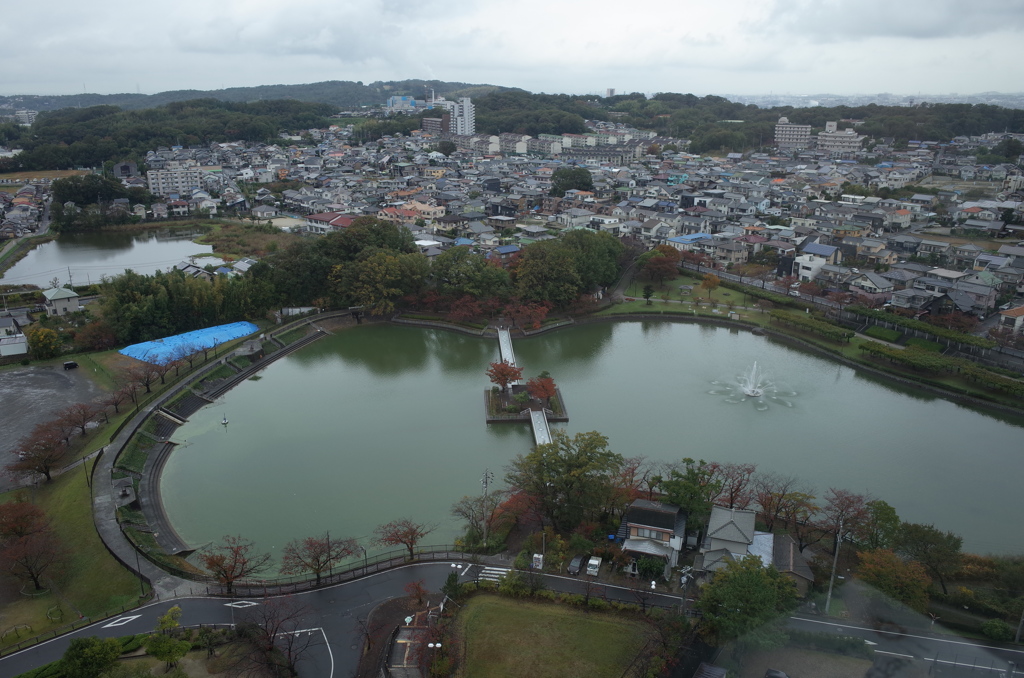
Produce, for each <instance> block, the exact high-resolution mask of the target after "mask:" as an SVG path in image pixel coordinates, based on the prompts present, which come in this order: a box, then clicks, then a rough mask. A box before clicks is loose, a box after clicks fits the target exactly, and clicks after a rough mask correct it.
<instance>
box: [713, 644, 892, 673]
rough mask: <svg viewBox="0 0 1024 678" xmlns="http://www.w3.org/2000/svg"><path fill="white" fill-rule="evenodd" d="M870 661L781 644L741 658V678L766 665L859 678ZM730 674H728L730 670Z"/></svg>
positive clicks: (780, 669)
mask: <svg viewBox="0 0 1024 678" xmlns="http://www.w3.org/2000/svg"><path fill="white" fill-rule="evenodd" d="M871 664H872V662H870V661H868V660H867V659H857V658H855V657H846V656H844V655H841V654H831V653H828V652H817V651H815V650H798V649H794V648H783V649H780V650H771V651H769V652H751V653H750V654H748V655H747V656H745V657H744V658H743V671H741V672H740V673H739V674H738V675H739V676H740V678H761V677H762V676H764V672H765V671H766V670H767V669H777V670H779V671H783V672H785V673H786V674H787V675H790V676H817V677H818V678H862V676H865V675H867V672H868V669H870V668H871ZM730 675H731V674H730Z"/></svg>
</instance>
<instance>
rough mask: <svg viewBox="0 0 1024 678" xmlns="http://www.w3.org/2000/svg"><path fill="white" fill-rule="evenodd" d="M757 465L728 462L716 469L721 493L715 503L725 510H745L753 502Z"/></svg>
mask: <svg viewBox="0 0 1024 678" xmlns="http://www.w3.org/2000/svg"><path fill="white" fill-rule="evenodd" d="M755 471H757V464H736V463H733V462H729V463H726V464H721V465H720V466H719V467H718V475H719V478H720V479H721V481H722V492H721V493H720V494H719V495H718V497H717V498H716V499H715V503H716V504H719V505H721V506H724V507H726V508H738V509H745V508H747V507H748V506H750V505H751V504H752V503H753V502H754V483H753V480H754V472H755Z"/></svg>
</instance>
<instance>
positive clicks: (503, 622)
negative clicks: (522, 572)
mask: <svg viewBox="0 0 1024 678" xmlns="http://www.w3.org/2000/svg"><path fill="white" fill-rule="evenodd" d="M459 624H460V634H461V635H462V641H463V647H464V648H465V664H464V667H463V671H462V675H464V676H473V678H505V677H506V676H507V677H508V678H519V677H520V676H530V677H531V678H556V677H557V678H576V677H578V678H620V677H621V676H623V675H627V674H626V673H625V672H626V671H627V670H628V668H629V667H630V665H631V664H632V662H633V660H634V658H635V657H636V656H637V655H638V653H640V652H641V650H642V649H643V648H644V647H645V645H646V643H647V639H648V637H649V636H650V634H651V633H652V629H651V628H650V627H649V626H647V625H646V624H644V623H642V622H639V621H634V620H632V619H628V618H625V617H621V616H616V615H614V614H610V613H597V612H586V611H584V610H580V609H576V608H571V607H568V606H564V605H551V604H544V603H531V602H522V601H518V600H510V599H507V598H498V597H497V596H477V597H475V598H473V599H472V600H470V601H469V602H468V603H467V604H466V606H465V607H464V608H463V610H462V611H461V613H460V614H459Z"/></svg>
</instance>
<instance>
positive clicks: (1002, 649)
mask: <svg viewBox="0 0 1024 678" xmlns="http://www.w3.org/2000/svg"><path fill="white" fill-rule="evenodd" d="M790 619H795V620H796V621H804V622H810V623H812V624H824V625H825V626H835V627H838V628H843V627H844V626H846V627H849V628H851V629H857V630H858V631H869V632H871V633H884V634H886V635H888V636H896V637H897V638H917V639H919V640H934V641H935V642H936V643H948V644H950V645H964V646H966V647H973V648H981V649H983V650H997V651H999V652H1012V653H1014V654H1024V650H1011V649H1009V648H1005V647H995V646H994V645H978V644H977V643H966V642H964V641H961V640H947V639H945V638H936V637H935V636H916V635H914V634H912V633H899V632H898V631H883V630H881V629H869V628H867V627H865V626H850V625H849V624H833V623H832V622H827V621H821V620H819V619H806V618H804V617H790Z"/></svg>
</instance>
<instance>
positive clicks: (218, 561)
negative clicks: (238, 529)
mask: <svg viewBox="0 0 1024 678" xmlns="http://www.w3.org/2000/svg"><path fill="white" fill-rule="evenodd" d="M201 559H202V562H203V566H204V567H205V568H206V569H207V570H209V571H210V573H211V574H212V575H213V576H214V577H216V578H217V580H218V581H220V583H222V584H224V587H225V588H226V589H227V593H228V595H230V594H231V592H232V587H233V586H234V583H235V582H236V581H239V580H241V579H245V578H246V577H250V576H252V575H254V574H258V573H260V572H262V571H263V570H265V569H266V568H267V565H268V564H269V563H270V554H269V553H259V552H257V551H256V545H255V544H254V543H253V542H251V541H249V540H248V539H243V538H242V537H240V536H231V535H226V536H225V537H224V539H223V543H221V544H218V545H216V546H212V547H210V549H209V550H208V551H206V552H205V553H203V554H202V556H201Z"/></svg>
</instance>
